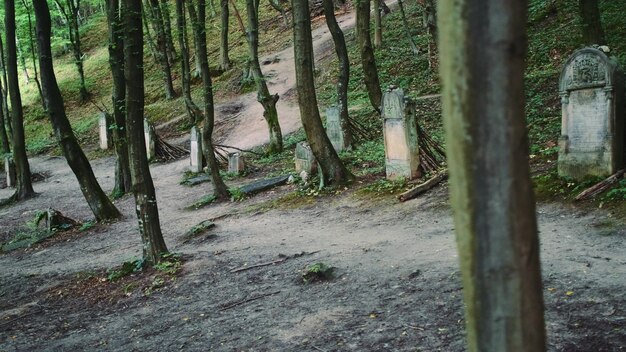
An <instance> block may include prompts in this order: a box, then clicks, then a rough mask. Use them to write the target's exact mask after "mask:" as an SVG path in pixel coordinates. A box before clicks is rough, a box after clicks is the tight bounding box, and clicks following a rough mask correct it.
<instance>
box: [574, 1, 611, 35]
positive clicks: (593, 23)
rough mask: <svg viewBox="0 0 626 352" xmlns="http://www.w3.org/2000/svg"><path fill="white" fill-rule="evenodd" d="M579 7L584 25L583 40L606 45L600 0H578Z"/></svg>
mask: <svg viewBox="0 0 626 352" xmlns="http://www.w3.org/2000/svg"><path fill="white" fill-rule="evenodd" d="M578 9H579V12H580V17H581V19H582V25H583V28H582V29H583V40H584V41H585V44H587V45H592V44H598V45H605V44H606V38H605V36H604V29H602V19H601V17H600V8H599V7H598V0H578Z"/></svg>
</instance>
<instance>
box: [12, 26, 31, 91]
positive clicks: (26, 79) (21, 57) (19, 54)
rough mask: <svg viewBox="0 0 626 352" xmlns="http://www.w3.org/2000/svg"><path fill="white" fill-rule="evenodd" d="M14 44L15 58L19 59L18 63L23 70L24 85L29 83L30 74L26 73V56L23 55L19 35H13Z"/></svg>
mask: <svg viewBox="0 0 626 352" xmlns="http://www.w3.org/2000/svg"><path fill="white" fill-rule="evenodd" d="M15 45H16V47H17V58H18V59H19V60H20V65H22V72H24V83H26V85H28V84H30V74H29V73H28V68H27V67H26V58H25V57H24V52H23V51H22V45H21V44H20V37H19V36H18V35H17V33H16V35H15Z"/></svg>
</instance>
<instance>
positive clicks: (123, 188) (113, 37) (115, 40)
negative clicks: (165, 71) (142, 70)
mask: <svg viewBox="0 0 626 352" xmlns="http://www.w3.org/2000/svg"><path fill="white" fill-rule="evenodd" d="M105 7H106V13H107V24H108V34H109V46H108V48H109V66H110V67H111V76H112V78H113V91H112V92H111V103H112V106H113V122H114V123H113V125H112V126H108V128H110V129H111V130H112V132H113V143H114V145H115V155H116V157H117V160H116V164H115V187H114V188H113V195H114V196H121V195H123V194H126V193H128V192H130V191H131V186H132V180H131V176H130V163H129V160H128V139H127V137H126V111H125V105H126V101H125V99H126V82H125V80H124V27H123V23H122V16H121V14H120V0H106V1H105Z"/></svg>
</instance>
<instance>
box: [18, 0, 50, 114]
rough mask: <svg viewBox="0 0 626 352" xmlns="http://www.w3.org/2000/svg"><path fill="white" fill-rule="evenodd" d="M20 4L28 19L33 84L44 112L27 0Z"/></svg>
mask: <svg viewBox="0 0 626 352" xmlns="http://www.w3.org/2000/svg"><path fill="white" fill-rule="evenodd" d="M22 4H23V5H24V9H25V10H26V17H27V19H28V44H29V47H30V55H31V56H30V57H31V59H32V63H33V72H34V73H35V84H36V85H37V91H38V92H39V99H41V105H42V106H43V109H44V111H45V110H46V103H45V102H44V99H43V91H42V90H41V82H39V73H38V72H37V62H36V61H37V54H36V53H35V35H34V34H33V21H32V18H31V16H30V10H31V9H30V7H29V6H28V3H27V0H22Z"/></svg>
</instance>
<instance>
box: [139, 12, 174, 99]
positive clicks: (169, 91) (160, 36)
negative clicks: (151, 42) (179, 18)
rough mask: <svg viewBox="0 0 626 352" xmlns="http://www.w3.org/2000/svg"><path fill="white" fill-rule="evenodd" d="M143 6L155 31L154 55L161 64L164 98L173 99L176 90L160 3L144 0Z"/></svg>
mask: <svg viewBox="0 0 626 352" xmlns="http://www.w3.org/2000/svg"><path fill="white" fill-rule="evenodd" d="M145 4H146V5H145V6H146V8H147V10H146V14H147V16H146V17H147V18H148V20H149V22H150V24H151V25H152V29H153V30H154V32H155V39H156V42H155V48H154V49H155V55H156V58H157V60H158V62H159V65H161V71H162V73H163V81H164V86H163V87H164V88H165V98H166V99H174V97H176V92H175V91H174V83H173V80H172V67H171V65H170V59H169V57H168V54H167V53H168V49H167V47H168V44H167V43H168V40H167V36H166V30H165V22H164V19H163V13H162V12H161V5H160V3H159V0H146V1H145Z"/></svg>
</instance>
